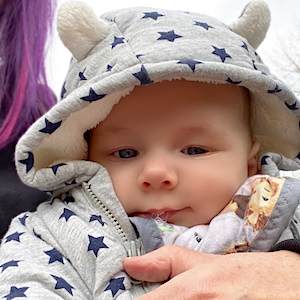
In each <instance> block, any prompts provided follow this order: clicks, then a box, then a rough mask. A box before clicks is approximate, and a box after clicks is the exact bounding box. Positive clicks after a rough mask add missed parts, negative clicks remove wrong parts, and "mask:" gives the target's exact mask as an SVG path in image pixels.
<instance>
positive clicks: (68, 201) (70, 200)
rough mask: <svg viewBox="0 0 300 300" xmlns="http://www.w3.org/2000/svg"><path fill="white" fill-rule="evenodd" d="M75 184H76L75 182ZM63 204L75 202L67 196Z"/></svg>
mask: <svg viewBox="0 0 300 300" xmlns="http://www.w3.org/2000/svg"><path fill="white" fill-rule="evenodd" d="M75 183H76V182H75ZM64 202H66V203H67V204H69V203H70V202H75V199H74V198H73V197H72V196H67V197H66V198H65V199H64Z"/></svg>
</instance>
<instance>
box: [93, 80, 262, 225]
mask: <svg viewBox="0 0 300 300" xmlns="http://www.w3.org/2000/svg"><path fill="white" fill-rule="evenodd" d="M245 98H246V96H245V91H244V90H243V89H242V88H240V87H237V86H233V85H213V84H208V83H199V82H188V81H184V80H178V81H166V82H162V83H154V84H150V85H148V86H140V87H137V88H135V89H134V90H133V92H132V93H131V94H130V95H128V96H126V97H125V98H124V99H122V100H121V101H120V103H119V104H117V105H116V106H115V107H114V109H113V110H112V111H111V113H110V115H109V116H108V117H107V118H106V119H105V120H104V121H103V122H101V123H100V124H99V125H98V126H97V127H96V128H95V129H93V130H92V131H91V135H90V143H89V160H91V161H95V162H98V163H100V164H101V165H103V166H104V167H105V168H106V169H107V170H108V172H109V174H110V176H111V178H112V182H113V186H114V189H115V192H116V194H117V196H118V198H119V199H120V201H121V203H122V205H123V207H124V208H125V211H126V212H127V214H128V215H129V216H141V217H145V218H149V217H154V218H155V217H156V216H160V218H162V219H164V220H166V221H168V222H170V223H173V224H177V225H183V226H187V227H191V226H193V225H197V224H207V223H209V222H210V221H211V219H212V218H213V217H214V216H216V215H217V214H218V213H219V212H220V211H221V210H222V209H223V208H224V207H225V206H226V205H227V203H228V202H229V201H230V200H231V198H232V196H233V195H234V194H235V192H236V191H237V189H238V188H239V186H240V185H241V184H242V183H243V182H244V181H245V180H246V179H247V177H248V176H250V175H253V174H254V173H255V172H256V171H257V169H256V158H255V155H256V153H257V150H258V146H257V145H256V144H255V143H252V141H251V139H250V135H249V131H248V130H247V129H246V123H247V122H245V121H244V120H243V118H244V114H243V113H242V112H243V109H244V101H246V100H245Z"/></svg>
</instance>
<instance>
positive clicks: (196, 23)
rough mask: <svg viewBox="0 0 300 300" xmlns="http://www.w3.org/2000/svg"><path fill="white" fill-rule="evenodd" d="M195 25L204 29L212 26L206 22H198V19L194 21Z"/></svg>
mask: <svg viewBox="0 0 300 300" xmlns="http://www.w3.org/2000/svg"><path fill="white" fill-rule="evenodd" d="M194 22H195V24H194V25H196V26H200V27H203V28H205V29H206V30H208V29H209V28H213V27H212V26H210V25H208V24H207V23H202V22H198V21H194Z"/></svg>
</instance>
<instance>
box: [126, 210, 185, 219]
mask: <svg viewBox="0 0 300 300" xmlns="http://www.w3.org/2000/svg"><path fill="white" fill-rule="evenodd" d="M177 212H179V210H172V209H166V210H149V211H146V212H140V213H135V214H133V215H132V216H133V217H140V218H144V219H161V220H163V221H165V222H167V221H168V220H169V219H170V218H171V217H172V216H174V215H175V214H176V213H177Z"/></svg>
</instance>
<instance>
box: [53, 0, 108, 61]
mask: <svg viewBox="0 0 300 300" xmlns="http://www.w3.org/2000/svg"><path fill="white" fill-rule="evenodd" d="M57 30H58V33H59V36H60V38H61V40H62V42H63V43H64V44H65V46H66V47H67V48H68V49H69V50H70V51H71V52H72V54H73V56H74V57H75V58H76V59H77V60H82V59H84V58H85V57H86V56H87V54H88V53H89V52H90V51H91V50H92V49H93V48H94V47H95V46H96V45H97V44H98V43H99V42H101V41H102V40H103V39H104V38H105V37H106V36H107V35H108V33H109V29H108V23H106V22H105V21H103V20H101V19H99V18H98V17H97V16H96V14H95V13H94V11H93V10H92V9H91V8H90V7H89V6H88V5H87V4H85V3H84V2H79V1H67V2H64V3H63V4H62V6H61V7H60V9H59V12H58V17H57Z"/></svg>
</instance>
